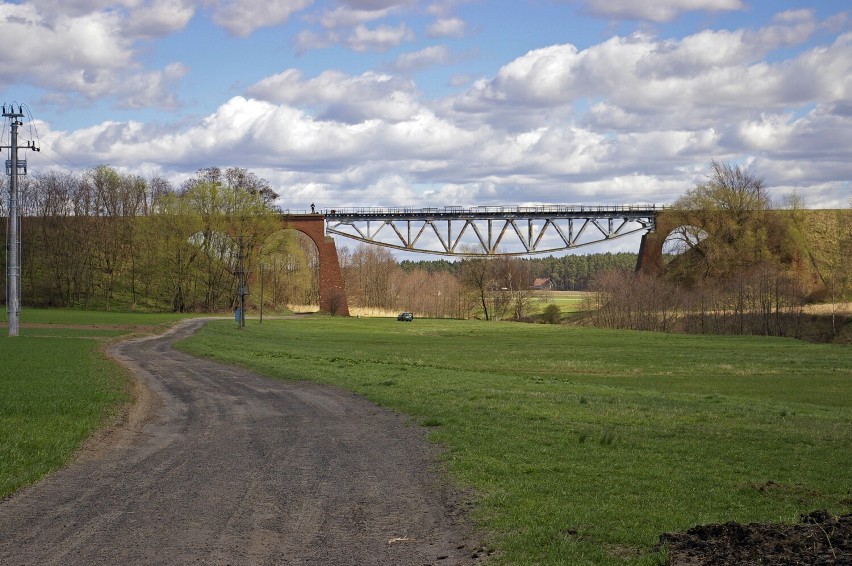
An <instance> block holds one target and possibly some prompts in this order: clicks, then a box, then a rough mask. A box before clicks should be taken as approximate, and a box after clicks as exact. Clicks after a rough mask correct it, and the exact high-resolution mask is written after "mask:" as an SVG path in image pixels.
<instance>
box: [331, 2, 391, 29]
mask: <svg viewBox="0 0 852 566" xmlns="http://www.w3.org/2000/svg"><path fill="white" fill-rule="evenodd" d="M392 12H393V9H392V8H385V9H382V10H353V9H351V8H347V7H345V6H341V7H338V8H335V9H334V10H326V11H325V12H324V13H323V15H322V17H321V18H320V19H319V22H320V25H322V27H324V28H325V29H337V28H349V27H353V26H357V25H359V24H366V23H368V22H373V21H376V20H380V19H382V18H386V17H387V16H388V15H390V14H391V13H392Z"/></svg>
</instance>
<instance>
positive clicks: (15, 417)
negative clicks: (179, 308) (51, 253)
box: [0, 309, 180, 498]
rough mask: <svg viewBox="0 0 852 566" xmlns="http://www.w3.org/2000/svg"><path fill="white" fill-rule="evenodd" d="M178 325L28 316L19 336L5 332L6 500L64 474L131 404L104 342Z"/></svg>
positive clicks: (1, 478)
mask: <svg viewBox="0 0 852 566" xmlns="http://www.w3.org/2000/svg"><path fill="white" fill-rule="evenodd" d="M177 318H180V317H179V316H178V315H174V314H151V313H144V314H142V313H116V312H89V311H79V310H64V309H24V310H23V311H22V312H21V317H20V321H21V327H20V329H19V336H17V337H9V336H8V332H7V330H6V328H0V333H2V334H0V498H2V497H5V496H7V495H9V494H10V493H12V492H14V491H15V490H17V489H19V488H20V487H22V486H25V485H28V484H31V483H33V482H35V481H38V480H39V479H40V478H42V477H43V476H44V475H46V474H48V473H50V472H51V471H54V470H56V469H58V468H60V467H62V466H63V465H64V464H65V463H66V462H67V461H68V460H69V458H71V456H72V455H73V454H74V452H75V450H77V449H78V448H79V446H80V445H81V443H82V442H83V441H84V440H85V439H86V438H88V437H89V436H90V435H91V434H92V432H93V431H94V430H96V429H97V428H98V427H99V426H101V425H102V424H103V423H104V422H105V420H106V419H108V418H109V417H110V416H111V415H114V414H115V413H116V411H118V410H119V409H120V407H121V406H122V405H123V404H125V403H127V402H128V401H129V400H130V396H129V394H128V391H127V384H128V379H127V375H126V373H125V372H124V370H123V369H122V368H120V367H119V366H118V365H117V364H115V363H113V362H111V361H110V360H108V359H107V358H106V357H105V356H104V354H103V352H102V349H101V346H102V340H103V339H106V338H112V337H116V336H119V335H123V334H128V333H130V332H138V331H151V330H154V329H158V328H161V327H163V326H165V325H166V324H168V323H169V322H172V321H174V320H176V319H177ZM3 320H4V321H5V312H4V318H3ZM30 323H37V324H38V325H39V326H35V327H30V326H28V325H29V324H30Z"/></svg>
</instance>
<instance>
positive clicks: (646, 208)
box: [320, 204, 668, 217]
mask: <svg viewBox="0 0 852 566" xmlns="http://www.w3.org/2000/svg"><path fill="white" fill-rule="evenodd" d="M666 208H668V207H667V206H663V205H658V204H619V205H583V204H567V205H566V204H552V205H535V206H519V205H510V206H505V205H482V206H472V207H462V206H444V207H422V208H416V207H408V206H404V207H342V208H330V209H323V210H321V211H320V213H321V214H323V215H325V216H332V217H334V216H377V217H378V216H412V215H418V216H419V215H432V214H434V215H439V216H440V215H453V216H457V215H460V214H471V215H478V214H498V215H502V214H521V215H523V214H564V213H600V214H607V213H618V212H630V213H636V212H659V211H662V210H665V209H666Z"/></svg>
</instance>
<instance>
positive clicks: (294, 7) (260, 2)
mask: <svg viewBox="0 0 852 566" xmlns="http://www.w3.org/2000/svg"><path fill="white" fill-rule="evenodd" d="M312 3H313V0H210V2H209V4H211V5H212V18H213V21H214V22H216V23H217V24H218V25H220V26H222V27H223V28H225V29H226V30H228V32H229V33H231V34H232V35H235V36H237V37H247V36H249V35H251V34H252V33H253V32H254V31H256V30H258V29H260V28H264V27H273V26H277V25H281V24H283V23H285V22H286V21H287V20H288V19H289V18H290V16H292V15H293V14H294V13H296V12H299V11H301V10H304V9H305V8H306V7H308V6H310V5H311V4H312Z"/></svg>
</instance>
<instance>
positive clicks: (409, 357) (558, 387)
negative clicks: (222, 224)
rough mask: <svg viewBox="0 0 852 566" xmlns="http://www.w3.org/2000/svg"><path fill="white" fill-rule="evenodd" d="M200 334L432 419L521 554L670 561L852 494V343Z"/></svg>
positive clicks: (615, 336) (841, 508) (445, 324)
mask: <svg viewBox="0 0 852 566" xmlns="http://www.w3.org/2000/svg"><path fill="white" fill-rule="evenodd" d="M182 347H184V348H186V349H189V350H190V351H194V352H197V353H200V354H203V355H207V356H210V357H215V358H216V359H220V360H222V361H227V362H234V363H240V364H244V365H246V366H248V367H251V368H253V369H255V370H257V371H260V372H263V373H266V374H268V375H271V376H275V377H278V378H283V379H294V380H310V381H316V382H321V383H331V384H335V385H339V386H342V387H345V388H348V389H351V390H353V391H356V392H358V393H360V394H363V395H365V396H367V397H369V398H370V399H372V400H373V401H375V402H376V403H378V404H380V405H383V406H386V407H389V408H392V409H394V410H397V411H401V412H403V413H406V414H408V415H411V416H412V417H413V419H414V420H415V421H416V422H419V423H421V424H423V425H425V426H427V427H429V429H430V431H431V438H432V439H433V440H434V441H436V442H439V443H441V444H443V445H445V446H446V448H447V450H446V455H445V460H446V465H447V467H448V469H449V470H450V472H451V474H452V476H453V477H454V478H455V480H456V481H457V482H458V483H459V484H460V485H462V486H465V487H471V488H473V490H474V493H475V494H476V496H475V497H476V502H477V507H476V511H475V512H474V518H475V520H476V521H477V522H478V524H479V525H480V526H481V527H482V529H483V530H484V531H485V532H487V533H488V535H487V540H488V544H489V546H490V547H491V548H493V549H495V550H496V554H495V557H496V558H497V559H498V561H499V562H501V563H504V564H513V565H515V564H656V563H658V561H659V560H661V559H664V551H659V550H658V549H656V548H655V546H656V544H657V542H658V537H659V535H660V534H661V533H663V532H667V531H679V530H685V529H687V528H689V527H691V526H694V525H696V524H705V523H714V522H725V521H729V520H735V521H740V522H752V521H780V522H795V521H796V520H797V518H798V514H799V513H803V512H808V511H812V510H815V509H828V510H829V511H830V512H832V513H841V512H849V511H850V510H852V492H850V491H851V490H852V471H850V470H852V350H850V349H849V348H848V347H842V346H830V345H813V344H807V343H803V342H797V341H792V340H784V339H769V338H757V337H735V338H732V337H713V336H689V335H665V334H654V333H637V332H618V331H603V330H595V329H587V328H572V327H565V326H558V327H557V326H549V325H520V324H508V323H497V324H493V323H492V324H487V323H482V322H472V321H448V320H442V321H437V320H435V321H433V320H416V321H415V323H414V324H401V323H397V322H396V321H395V320H386V319H384V320H383V319H365V318H362V319H344V318H326V317H313V318H308V319H301V320H280V321H270V322H269V323H266V322H265V323H264V324H263V325H262V326H260V325H256V324H249V325H248V326H247V327H246V328H245V329H244V330H242V331H238V330H236V329H235V328H234V326H233V325H231V324H224V323H213V324H211V325H209V326H208V327H207V328H206V329H205V330H204V331H203V332H202V333H201V334H200V335H198V336H197V337H195V338H193V339H191V340H190V341H188V342H186V343H184V345H183V346H182Z"/></svg>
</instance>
